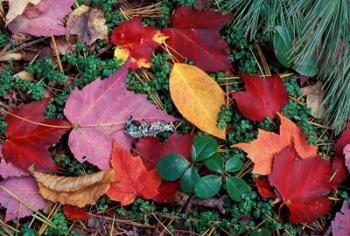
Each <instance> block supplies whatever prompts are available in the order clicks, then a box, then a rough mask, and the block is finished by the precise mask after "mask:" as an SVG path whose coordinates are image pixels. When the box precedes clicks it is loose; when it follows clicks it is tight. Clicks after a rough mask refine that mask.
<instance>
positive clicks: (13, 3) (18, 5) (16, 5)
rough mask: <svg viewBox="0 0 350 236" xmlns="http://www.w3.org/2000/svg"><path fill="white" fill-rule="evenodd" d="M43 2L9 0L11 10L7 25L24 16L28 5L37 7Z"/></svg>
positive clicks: (36, 0)
mask: <svg viewBox="0 0 350 236" xmlns="http://www.w3.org/2000/svg"><path fill="white" fill-rule="evenodd" d="M40 1H41V0H9V10H8V12H7V14H6V24H8V23H10V22H11V21H13V20H14V19H15V18H16V17H17V16H20V15H22V13H23V12H24V10H25V9H26V7H27V5H28V4H33V5H37V4H38V3H39V2H40Z"/></svg>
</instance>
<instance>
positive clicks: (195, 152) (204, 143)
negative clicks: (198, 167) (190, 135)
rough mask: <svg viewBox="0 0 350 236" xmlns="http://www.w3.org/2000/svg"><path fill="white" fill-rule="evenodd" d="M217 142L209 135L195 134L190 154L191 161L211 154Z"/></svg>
mask: <svg viewBox="0 0 350 236" xmlns="http://www.w3.org/2000/svg"><path fill="white" fill-rule="evenodd" d="M218 146H219V144H218V142H217V141H216V139H215V138H213V137H210V136H204V135H203V136H197V137H196V138H195V139H194V141H193V144H192V149H191V155H192V160H193V161H201V160H205V159H208V158H209V157H211V156H213V155H214V154H215V153H216V151H217V148H218Z"/></svg>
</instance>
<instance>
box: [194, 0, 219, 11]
mask: <svg viewBox="0 0 350 236" xmlns="http://www.w3.org/2000/svg"><path fill="white" fill-rule="evenodd" d="M213 3H214V0H195V1H194V8H195V9H196V10H203V9H206V8H209V7H211V5H212V4H213Z"/></svg>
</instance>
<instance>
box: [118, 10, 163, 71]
mask: <svg viewBox="0 0 350 236" xmlns="http://www.w3.org/2000/svg"><path fill="white" fill-rule="evenodd" d="M162 40H163V37H162V34H161V33H160V31H159V30H156V29H154V28H152V27H150V26H143V25H142V24H141V17H134V18H133V19H132V20H129V21H124V22H122V23H121V24H120V25H119V26H118V27H116V28H114V30H113V32H112V39H111V41H112V43H113V44H115V45H117V48H116V49H115V52H114V56H115V57H117V58H119V59H122V60H123V61H125V60H126V59H127V58H129V57H130V58H131V65H130V67H131V69H137V68H140V67H147V68H149V67H150V66H151V55H152V53H153V52H154V50H155V49H157V48H158V47H159V45H160V44H161V42H162Z"/></svg>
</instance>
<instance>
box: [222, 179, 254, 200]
mask: <svg viewBox="0 0 350 236" xmlns="http://www.w3.org/2000/svg"><path fill="white" fill-rule="evenodd" d="M225 186H226V190H227V193H228V196H229V197H230V198H231V199H233V200H235V201H241V200H242V197H241V196H242V194H244V193H247V192H249V191H250V187H249V185H248V184H247V183H246V182H245V181H244V180H243V179H241V178H239V177H235V176H231V177H226V178H225Z"/></svg>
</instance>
